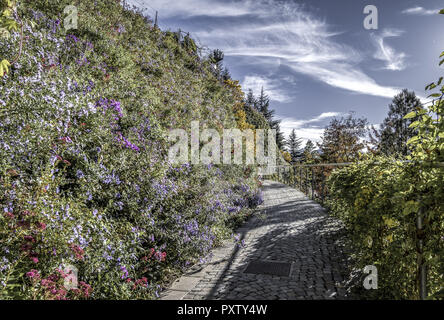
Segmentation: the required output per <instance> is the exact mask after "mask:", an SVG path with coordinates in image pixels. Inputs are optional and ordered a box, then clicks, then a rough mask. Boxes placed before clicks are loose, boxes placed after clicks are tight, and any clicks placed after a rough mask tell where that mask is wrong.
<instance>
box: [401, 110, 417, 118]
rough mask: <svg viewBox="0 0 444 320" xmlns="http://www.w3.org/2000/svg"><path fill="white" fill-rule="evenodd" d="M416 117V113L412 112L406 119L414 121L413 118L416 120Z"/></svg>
mask: <svg viewBox="0 0 444 320" xmlns="http://www.w3.org/2000/svg"><path fill="white" fill-rule="evenodd" d="M414 117H416V111H412V112H410V113H408V114H406V116H405V117H404V119H412V118H414Z"/></svg>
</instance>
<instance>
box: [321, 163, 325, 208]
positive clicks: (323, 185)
mask: <svg viewBox="0 0 444 320" xmlns="http://www.w3.org/2000/svg"><path fill="white" fill-rule="evenodd" d="M324 188H325V181H324V167H322V170H321V202H322V203H324Z"/></svg>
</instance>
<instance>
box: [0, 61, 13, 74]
mask: <svg viewBox="0 0 444 320" xmlns="http://www.w3.org/2000/svg"><path fill="white" fill-rule="evenodd" d="M10 65H11V64H10V63H9V61H8V60H6V59H3V60H2V62H0V77H3V75H5V74H6V73H8V71H9V70H8V67H9V66H10Z"/></svg>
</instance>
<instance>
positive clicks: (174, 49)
mask: <svg viewBox="0 0 444 320" xmlns="http://www.w3.org/2000/svg"><path fill="white" fill-rule="evenodd" d="M68 4H70V3H69V1H56V0H45V1H35V2H26V3H24V4H23V6H21V7H19V8H18V10H19V15H20V16H21V17H23V30H24V36H25V37H26V43H25V44H24V46H23V52H22V54H21V56H20V59H19V60H18V61H17V63H16V64H14V66H13V68H12V69H11V70H10V72H9V73H8V74H6V75H4V76H3V77H2V78H0V92H1V95H0V251H1V260H0V298H4V299H9V298H21V299H23V298H24V299H90V298H93V299H147V298H148V299H149V298H156V296H158V295H159V292H160V291H161V289H162V286H163V285H164V284H166V283H168V282H169V281H170V280H171V276H173V275H176V274H178V273H179V272H181V271H182V270H183V269H184V268H186V267H187V266H188V265H190V264H192V263H194V262H196V261H199V260H204V259H206V257H207V256H208V253H209V251H210V249H211V248H213V247H214V246H215V245H217V244H218V243H219V242H220V241H221V240H222V239H224V238H225V237H228V236H230V235H231V234H232V227H234V226H235V225H236V224H237V223H238V222H239V221H242V220H243V219H245V217H247V216H248V214H249V213H250V212H251V208H252V207H254V206H256V205H257V204H259V203H260V202H261V197H260V195H259V193H258V191H257V189H258V188H257V187H258V184H257V180H256V179H255V169H254V168H253V167H250V168H243V167H241V166H239V167H238V166H230V167H224V166H212V165H209V166H192V165H188V164H185V165H182V166H172V165H170V164H169V163H167V162H166V161H165V159H166V154H167V150H168V147H169V144H168V142H167V133H168V130H169V129H170V128H172V127H184V128H187V127H189V123H190V122H191V121H192V120H194V119H196V117H197V118H198V120H200V122H201V124H202V125H204V126H213V127H216V128H219V127H220V126H222V127H226V128H233V127H236V125H237V124H236V117H235V114H234V112H233V103H234V101H235V100H236V99H237V97H234V96H233V93H232V91H231V90H230V89H229V88H227V87H226V86H225V85H224V84H221V83H220V82H218V81H217V80H216V79H215V78H214V76H213V75H212V73H211V70H210V69H209V66H208V64H207V63H206V62H205V61H204V60H203V59H201V58H199V57H198V56H197V55H196V54H195V53H194V51H193V50H189V49H187V48H183V47H182V45H181V44H180V43H178V42H177V41H176V42H175V43H173V42H171V41H170V40H171V39H170V38H169V37H168V36H167V34H166V33H163V32H161V31H159V30H158V29H155V28H153V27H151V25H150V24H147V22H146V20H145V18H143V17H142V16H140V15H138V14H136V13H134V12H132V11H129V10H127V9H126V8H122V7H121V6H120V5H119V4H117V3H114V2H112V3H110V2H109V1H104V0H102V1H93V2H92V1H80V4H79V8H78V9H79V12H82V15H81V19H82V23H81V24H79V29H78V30H70V31H69V32H68V33H66V32H65V31H64V29H63V28H62V23H61V21H62V20H63V17H62V13H63V8H64V7H65V6H66V5H68ZM25 18H26V19H25ZM28 20H29V21H31V22H32V24H31V23H27V21H28ZM19 41H20V35H19V34H18V32H15V33H14V32H13V33H11V36H10V37H9V38H7V39H6V38H5V39H0V42H1V45H0V57H2V56H7V55H8V54H9V52H15V49H16V47H17V45H18V42H19ZM190 65H192V66H193V67H190ZM215 88H216V90H217V91H218V94H217V95H215V94H213V90H215ZM65 265H74V266H76V268H77V269H78V277H79V285H78V287H77V288H71V289H67V288H65V287H64V285H63V283H64V281H65V278H66V274H64V272H63V271H62V270H64V266H65Z"/></svg>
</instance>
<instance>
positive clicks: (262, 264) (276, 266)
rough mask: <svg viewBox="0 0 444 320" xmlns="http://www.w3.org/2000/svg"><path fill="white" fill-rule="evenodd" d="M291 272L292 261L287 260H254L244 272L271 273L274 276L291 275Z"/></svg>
mask: <svg viewBox="0 0 444 320" xmlns="http://www.w3.org/2000/svg"><path fill="white" fill-rule="evenodd" d="M290 272H291V263H286V262H271V261H269V262H266V261H252V262H250V263H249V264H248V266H247V269H245V271H244V273H254V274H269V275H273V276H283V277H289V276H290Z"/></svg>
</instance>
